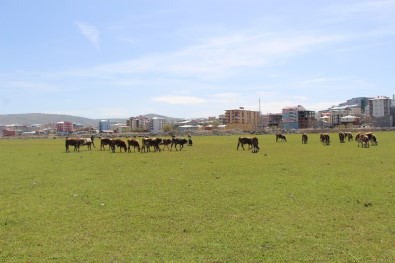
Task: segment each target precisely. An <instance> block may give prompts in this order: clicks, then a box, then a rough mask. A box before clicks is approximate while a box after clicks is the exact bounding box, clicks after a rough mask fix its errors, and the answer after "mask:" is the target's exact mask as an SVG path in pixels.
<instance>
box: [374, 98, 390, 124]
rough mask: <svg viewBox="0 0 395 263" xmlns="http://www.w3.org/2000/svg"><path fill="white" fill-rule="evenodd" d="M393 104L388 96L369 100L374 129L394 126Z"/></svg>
mask: <svg viewBox="0 0 395 263" xmlns="http://www.w3.org/2000/svg"><path fill="white" fill-rule="evenodd" d="M391 104H392V100H391V99H390V98H389V97H386V96H378V97H375V98H372V99H369V114H370V116H371V117H372V125H373V126H374V127H391V126H393V119H392V116H391Z"/></svg>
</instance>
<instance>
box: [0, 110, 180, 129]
mask: <svg viewBox="0 0 395 263" xmlns="http://www.w3.org/2000/svg"><path fill="white" fill-rule="evenodd" d="M142 116H145V117H147V118H153V117H159V118H164V119H165V120H167V121H177V120H183V119H182V118H173V117H167V116H163V115H159V114H154V113H149V114H145V115H142ZM103 119H110V120H114V121H117V122H125V123H126V120H128V119H129V118H98V119H91V118H86V117H81V116H75V115H67V114H50V113H21V114H0V125H11V124H20V125H33V124H49V123H56V122H60V121H69V122H72V123H79V124H82V125H84V126H97V125H98V123H99V121H100V120H103Z"/></svg>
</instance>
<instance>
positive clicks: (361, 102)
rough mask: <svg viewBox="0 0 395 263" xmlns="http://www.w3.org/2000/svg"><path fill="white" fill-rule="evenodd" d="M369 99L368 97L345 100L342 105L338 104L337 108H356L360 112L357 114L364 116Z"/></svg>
mask: <svg viewBox="0 0 395 263" xmlns="http://www.w3.org/2000/svg"><path fill="white" fill-rule="evenodd" d="M369 99H370V98H368V97H357V98H352V99H349V100H347V101H346V102H344V103H340V104H339V106H340V107H342V106H350V105H352V107H353V108H358V109H359V110H360V113H359V114H365V111H366V110H367V108H368V106H369Z"/></svg>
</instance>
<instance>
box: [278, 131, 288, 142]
mask: <svg viewBox="0 0 395 263" xmlns="http://www.w3.org/2000/svg"><path fill="white" fill-rule="evenodd" d="M278 141H280V142H286V141H287V137H285V135H284V134H281V133H278V134H276V142H278Z"/></svg>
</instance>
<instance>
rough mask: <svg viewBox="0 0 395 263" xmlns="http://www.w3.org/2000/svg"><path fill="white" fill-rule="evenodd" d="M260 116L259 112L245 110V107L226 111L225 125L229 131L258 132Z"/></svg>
mask: <svg viewBox="0 0 395 263" xmlns="http://www.w3.org/2000/svg"><path fill="white" fill-rule="evenodd" d="M259 116H260V113H259V111H251V110H245V109H244V108H243V107H240V108H239V109H234V110H226V111H225V119H224V122H225V123H224V124H226V129H227V130H233V129H240V130H243V131H255V130H258V124H259Z"/></svg>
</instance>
